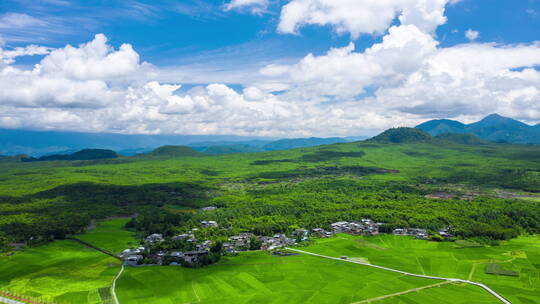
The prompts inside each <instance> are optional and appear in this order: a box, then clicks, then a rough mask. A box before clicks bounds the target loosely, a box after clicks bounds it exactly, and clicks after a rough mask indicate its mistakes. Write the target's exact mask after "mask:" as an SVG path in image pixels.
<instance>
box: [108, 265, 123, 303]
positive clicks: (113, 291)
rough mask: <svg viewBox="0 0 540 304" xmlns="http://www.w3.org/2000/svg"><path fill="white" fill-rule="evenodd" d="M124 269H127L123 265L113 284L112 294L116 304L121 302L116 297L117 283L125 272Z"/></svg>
mask: <svg viewBox="0 0 540 304" xmlns="http://www.w3.org/2000/svg"><path fill="white" fill-rule="evenodd" d="M124 269H125V266H124V265H122V268H120V272H119V273H118V274H117V275H116V277H114V280H113V282H112V287H111V293H112V296H113V299H114V303H115V304H120V302H119V301H118V297H117V296H116V290H115V289H116V281H117V280H118V278H119V277H120V276H121V275H122V272H124Z"/></svg>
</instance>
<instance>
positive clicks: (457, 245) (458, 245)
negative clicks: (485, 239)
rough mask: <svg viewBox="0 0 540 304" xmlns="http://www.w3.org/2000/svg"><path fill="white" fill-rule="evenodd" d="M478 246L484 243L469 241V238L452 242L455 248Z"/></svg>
mask: <svg viewBox="0 0 540 304" xmlns="http://www.w3.org/2000/svg"><path fill="white" fill-rule="evenodd" d="M480 247H484V245H482V244H480V243H476V242H473V241H470V240H456V241H455V242H454V248H457V249H463V248H480Z"/></svg>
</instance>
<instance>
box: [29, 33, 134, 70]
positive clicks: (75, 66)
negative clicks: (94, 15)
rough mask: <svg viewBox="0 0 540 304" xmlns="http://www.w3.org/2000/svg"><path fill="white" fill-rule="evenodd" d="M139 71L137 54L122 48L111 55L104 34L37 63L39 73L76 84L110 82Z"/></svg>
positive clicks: (66, 48) (57, 52)
mask: <svg viewBox="0 0 540 304" xmlns="http://www.w3.org/2000/svg"><path fill="white" fill-rule="evenodd" d="M138 68H139V54H137V53H136V52H135V51H134V50H133V47H132V46H131V45H129V44H123V45H122V46H120V49H119V50H118V51H114V50H113V49H112V47H111V46H109V45H107V37H105V35H103V34H98V35H96V36H95V38H94V40H92V41H91V42H89V43H87V44H83V45H80V46H79V47H72V46H70V45H68V46H66V47H65V48H63V49H58V50H54V51H52V52H51V53H50V54H49V55H48V56H47V57H45V58H44V59H43V60H42V61H41V63H40V70H41V72H42V73H46V74H60V75H62V76H64V77H67V78H70V79H78V80H88V79H109V78H113V77H118V76H123V75H128V74H130V73H133V72H135V71H136V70H137V69H138Z"/></svg>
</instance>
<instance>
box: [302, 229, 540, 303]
mask: <svg viewBox="0 0 540 304" xmlns="http://www.w3.org/2000/svg"><path fill="white" fill-rule="evenodd" d="M303 250H306V251H309V252H314V253H319V254H324V255H328V256H334V257H339V256H342V255H347V256H349V257H352V258H355V257H357V258H364V259H367V260H369V261H370V263H372V264H375V265H380V266H386V267H390V268H394V269H399V270H403V271H407V272H411V273H418V274H426V275H433V276H441V277H447V278H460V279H469V280H472V281H475V282H480V283H484V284H486V285H487V286H489V287H490V288H492V289H493V290H495V291H496V292H499V293H500V294H502V295H503V296H504V297H506V298H508V299H509V300H510V301H511V302H512V303H537V302H540V237H535V236H522V237H519V238H517V239H513V240H510V241H507V242H503V243H502V244H501V245H500V246H489V247H477V248H456V247H455V246H454V244H453V243H449V242H443V243H437V242H428V241H422V240H416V239H414V238H412V237H405V236H394V235H379V236H373V237H352V236H348V235H340V236H338V237H336V238H331V239H320V240H318V241H317V242H316V243H315V244H314V245H311V246H309V247H306V248H303ZM492 263H497V264H500V265H503V266H502V267H503V268H504V269H506V270H511V271H516V272H519V276H518V277H512V276H501V275H493V274H487V273H486V267H488V265H489V264H492Z"/></svg>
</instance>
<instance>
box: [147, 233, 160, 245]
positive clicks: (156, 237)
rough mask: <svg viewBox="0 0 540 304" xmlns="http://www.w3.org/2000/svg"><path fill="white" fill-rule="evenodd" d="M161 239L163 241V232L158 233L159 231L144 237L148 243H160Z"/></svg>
mask: <svg viewBox="0 0 540 304" xmlns="http://www.w3.org/2000/svg"><path fill="white" fill-rule="evenodd" d="M163 241H164V239H163V234H160V233H154V234H151V235H149V236H148V237H146V242H148V243H150V244H156V243H161V242H163Z"/></svg>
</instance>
